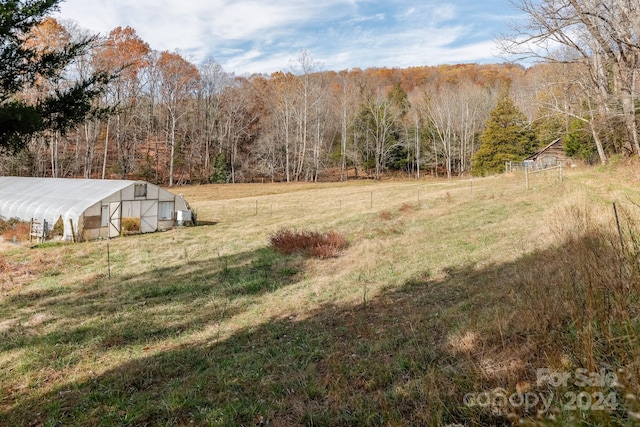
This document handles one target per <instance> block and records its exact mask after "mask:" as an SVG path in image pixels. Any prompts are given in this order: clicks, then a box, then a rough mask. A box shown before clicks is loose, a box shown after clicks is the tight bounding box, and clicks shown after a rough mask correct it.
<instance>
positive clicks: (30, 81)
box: [0, 0, 110, 152]
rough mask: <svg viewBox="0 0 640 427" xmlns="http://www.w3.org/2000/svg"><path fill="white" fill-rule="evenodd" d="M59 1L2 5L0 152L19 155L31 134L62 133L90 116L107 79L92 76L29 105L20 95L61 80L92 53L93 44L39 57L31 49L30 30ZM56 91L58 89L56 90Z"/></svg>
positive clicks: (15, 0)
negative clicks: (73, 64)
mask: <svg viewBox="0 0 640 427" xmlns="http://www.w3.org/2000/svg"><path fill="white" fill-rule="evenodd" d="M60 1H61V0H0V64H2V66H1V67H0V150H2V149H6V150H9V151H13V152H16V151H19V150H20V149H21V148H23V147H24V146H25V144H26V142H27V140H28V139H29V137H30V136H32V135H33V134H35V133H38V132H42V131H45V130H51V131H57V132H60V133H64V132H65V131H67V130H69V129H70V128H72V127H73V126H75V125H77V124H79V123H82V122H83V121H84V119H85V118H86V116H87V115H88V114H90V113H92V112H94V110H93V109H92V101H93V100H94V99H95V98H96V97H98V96H99V95H100V94H101V93H102V91H103V89H104V87H105V85H106V83H107V82H108V81H109V80H110V76H109V75H107V74H106V73H95V74H93V75H92V76H90V77H89V78H87V79H84V80H78V81H76V82H74V83H73V84H71V85H68V86H67V87H66V88H58V89H56V90H55V91H53V93H49V94H43V95H42V96H41V97H40V99H38V100H37V101H32V102H27V101H26V100H25V99H24V98H25V97H22V96H20V95H21V92H22V91H23V90H25V89H28V88H30V87H32V86H34V85H35V84H36V82H37V81H38V80H39V79H44V80H48V81H56V80H60V77H61V75H62V73H63V72H64V70H65V68H66V67H67V66H68V65H69V64H70V63H71V62H72V61H73V60H74V59H75V58H77V57H79V56H80V55H82V54H83V53H84V52H86V51H87V49H89V48H90V46H91V45H92V43H93V42H94V39H92V38H86V39H84V40H81V41H79V42H74V43H69V44H67V45H66V46H65V47H64V48H62V49H58V50H54V49H47V50H46V51H42V50H39V49H37V48H36V47H31V46H30V43H29V37H30V34H29V32H30V30H31V29H33V28H34V27H35V26H37V25H38V24H40V23H41V22H42V21H43V20H44V18H45V17H46V16H47V15H48V14H50V13H51V12H53V11H54V10H56V8H57V5H58V3H60ZM58 87H59V86H58Z"/></svg>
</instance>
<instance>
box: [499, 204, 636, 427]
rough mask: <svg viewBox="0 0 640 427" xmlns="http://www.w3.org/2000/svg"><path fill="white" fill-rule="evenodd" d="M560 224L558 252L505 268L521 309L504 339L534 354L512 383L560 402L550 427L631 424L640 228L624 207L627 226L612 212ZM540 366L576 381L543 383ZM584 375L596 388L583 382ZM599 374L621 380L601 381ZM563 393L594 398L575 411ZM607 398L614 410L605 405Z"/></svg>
mask: <svg viewBox="0 0 640 427" xmlns="http://www.w3.org/2000/svg"><path fill="white" fill-rule="evenodd" d="M558 218H560V219H559V220H558V224H556V225H553V226H551V227H550V228H551V232H552V233H554V234H555V236H556V242H555V243H554V244H553V245H552V246H551V247H550V248H546V249H543V250H539V251H535V252H533V253H531V254H529V255H526V256H525V257H523V258H522V259H521V260H519V261H518V262H517V263H516V264H515V265H513V266H510V267H511V268H509V269H507V270H505V271H503V274H504V277H503V278H504V279H509V280H510V281H511V284H510V285H508V288H511V291H510V292H511V294H512V302H513V306H512V307H511V308H510V309H509V310H508V311H510V313H509V315H507V317H510V320H509V321H508V322H507V324H506V325H503V326H502V327H503V328H504V330H506V331H507V332H503V330H501V331H500V340H501V342H502V343H503V344H502V345H505V343H507V344H506V345H507V346H508V347H512V348H513V349H514V352H513V353H514V354H517V353H518V352H517V351H515V349H517V348H518V346H521V348H528V350H527V351H526V352H522V354H521V355H520V357H522V358H523V359H524V360H523V362H524V363H525V364H526V366H528V369H525V370H523V371H522V372H520V374H519V375H517V376H515V377H514V378H513V379H512V381H511V382H512V384H510V386H511V387H513V388H514V389H515V388H516V387H523V384H525V386H524V387H525V388H526V389H527V390H530V391H531V392H532V393H538V394H540V393H554V395H555V396H557V397H558V398H557V399H556V402H555V403H556V404H557V405H558V407H557V408H555V409H557V412H556V413H554V414H553V417H554V418H555V419H556V422H557V423H558V424H555V423H554V424H544V425H582V424H581V423H582V422H587V423H593V424H590V425H628V424H629V422H631V421H632V420H634V419H635V417H636V416H637V415H636V414H638V413H639V412H640V411H639V409H640V407H638V402H637V396H639V392H640V387H639V385H638V379H639V378H640V345H639V342H638V337H639V336H640V224H638V222H637V220H636V219H635V216H634V215H632V214H630V213H629V212H628V211H624V210H623V211H622V215H621V227H620V228H619V229H618V228H617V227H616V223H615V219H614V215H613V210H612V211H611V212H600V213H599V212H594V211H591V210H586V209H581V208H577V207H575V206H574V207H570V208H568V209H566V210H565V211H564V212H560V214H559V215H558ZM495 334H496V335H498V332H495ZM540 368H543V369H548V370H549V371H551V372H557V373H559V374H562V375H566V376H567V381H565V383H564V384H562V385H561V386H558V385H557V384H555V385H553V384H552V385H549V384H548V383H546V382H545V381H542V382H541V381H540V378H539V376H538V373H539V371H538V369H540ZM579 372H581V373H584V374H587V375H594V376H595V378H596V380H597V381H595V382H593V383H589V381H587V382H586V384H585V381H578V380H580V377H578V374H577V373H579ZM597 374H602V375H603V376H604V377H605V378H609V379H611V378H614V379H615V381H611V380H608V381H604V382H602V381H599V380H601V379H602V377H598V376H597ZM516 383H517V384H516ZM567 393H568V394H567ZM562 396H569V397H570V396H582V397H583V398H584V399H588V400H589V401H588V402H586V401H585V402H582V406H583V407H582V410H571V409H570V408H569V409H567V405H566V404H567V401H564V400H563V399H564V397H562ZM603 396H604V398H603V400H602V401H603V402H605V403H606V404H605V405H596V404H597V403H601V402H599V401H598V400H597V399H598V398H600V397H603ZM569 403H570V402H569ZM586 403H591V405H587V406H589V407H586V406H585V404H586ZM563 404H564V406H563ZM592 405H596V406H602V407H603V409H602V408H600V407H596V406H592ZM574 406H575V405H574ZM593 408H595V409H593ZM510 409H513V408H510ZM512 415H515V416H518V417H519V416H528V417H531V415H532V414H524V413H518V414H512ZM545 415H551V413H546V414H545ZM601 423H604V424H601Z"/></svg>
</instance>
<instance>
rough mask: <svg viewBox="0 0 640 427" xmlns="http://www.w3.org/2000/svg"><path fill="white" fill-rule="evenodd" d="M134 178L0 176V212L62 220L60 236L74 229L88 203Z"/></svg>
mask: <svg viewBox="0 0 640 427" xmlns="http://www.w3.org/2000/svg"><path fill="white" fill-rule="evenodd" d="M136 182H138V181H125V180H97V179H67V178H21V177H0V216H2V217H3V218H4V219H5V220H7V219H10V218H19V219H20V220H22V221H31V220H32V219H34V220H38V221H41V220H43V219H44V220H46V221H47V222H48V223H49V224H50V226H51V227H53V225H54V224H55V223H56V221H57V220H58V218H60V217H62V219H63V221H64V238H65V239H70V238H71V236H72V233H71V229H70V224H69V220H70V219H71V220H72V221H73V228H74V232H77V231H78V219H79V218H80V216H82V214H83V212H84V211H85V210H86V209H88V208H89V207H91V206H93V205H95V204H96V203H98V202H100V201H101V200H102V199H104V198H107V197H109V196H110V195H112V194H113V193H115V192H117V191H120V190H122V189H124V188H126V187H128V186H129V185H131V184H134V183H136Z"/></svg>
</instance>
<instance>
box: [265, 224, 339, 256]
mask: <svg viewBox="0 0 640 427" xmlns="http://www.w3.org/2000/svg"><path fill="white" fill-rule="evenodd" d="M269 243H270V245H271V247H272V248H273V250H275V251H276V252H279V253H281V254H284V255H291V254H303V255H305V256H310V257H315V258H320V259H326V258H332V257H335V256H337V255H338V253H339V252H340V251H341V250H342V249H345V248H346V247H347V246H349V242H348V241H347V239H346V238H345V237H344V236H343V235H342V234H340V233H338V232H335V231H330V232H327V233H321V232H319V231H311V230H292V229H283V230H280V231H278V232H276V233H275V234H272V235H271V236H270V237H269Z"/></svg>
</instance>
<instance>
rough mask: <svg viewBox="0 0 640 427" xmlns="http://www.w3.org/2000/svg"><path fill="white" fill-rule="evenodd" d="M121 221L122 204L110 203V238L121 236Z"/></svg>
mask: <svg viewBox="0 0 640 427" xmlns="http://www.w3.org/2000/svg"><path fill="white" fill-rule="evenodd" d="M121 220H122V204H121V203H120V202H115V203H109V237H118V236H120V230H121V229H122V226H121V222H122V221H121Z"/></svg>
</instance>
